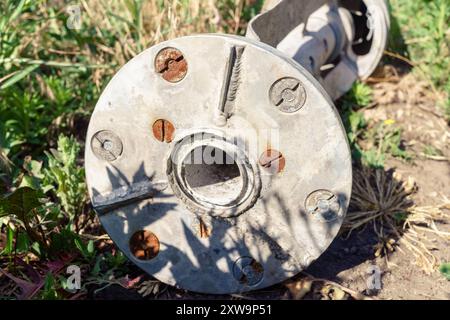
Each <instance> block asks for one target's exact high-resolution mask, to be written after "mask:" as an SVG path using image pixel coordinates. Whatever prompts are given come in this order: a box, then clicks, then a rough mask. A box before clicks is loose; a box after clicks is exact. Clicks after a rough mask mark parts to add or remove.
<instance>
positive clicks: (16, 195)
mask: <svg viewBox="0 0 450 320" xmlns="http://www.w3.org/2000/svg"><path fill="white" fill-rule="evenodd" d="M40 206H41V203H40V202H39V196H38V192H37V191H36V190H34V189H32V188H30V187H23V188H18V189H16V190H15V191H14V192H13V193H11V194H9V195H7V196H6V197H4V198H2V199H0V217H2V216H7V215H10V214H14V215H16V216H17V217H18V218H19V219H20V220H22V221H24V220H26V215H28V214H29V212H30V211H31V210H33V209H35V208H37V207H40Z"/></svg>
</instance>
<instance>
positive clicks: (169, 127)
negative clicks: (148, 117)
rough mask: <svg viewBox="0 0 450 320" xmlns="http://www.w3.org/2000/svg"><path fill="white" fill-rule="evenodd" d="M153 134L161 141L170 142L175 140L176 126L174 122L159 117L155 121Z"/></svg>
mask: <svg viewBox="0 0 450 320" xmlns="http://www.w3.org/2000/svg"><path fill="white" fill-rule="evenodd" d="M152 131H153V136H154V137H155V139H156V140H158V141H160V142H166V143H170V142H172V140H173V135H174V133H175V127H174V125H173V124H172V122H170V121H168V120H165V119H158V120H156V121H155V122H153V126H152Z"/></svg>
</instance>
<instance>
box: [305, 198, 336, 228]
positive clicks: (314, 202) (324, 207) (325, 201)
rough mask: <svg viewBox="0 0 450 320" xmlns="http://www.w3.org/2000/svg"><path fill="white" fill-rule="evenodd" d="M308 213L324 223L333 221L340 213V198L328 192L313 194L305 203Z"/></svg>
mask: <svg viewBox="0 0 450 320" xmlns="http://www.w3.org/2000/svg"><path fill="white" fill-rule="evenodd" d="M305 208H306V211H307V212H308V213H309V214H312V215H314V216H315V217H317V218H318V219H320V220H322V221H326V222H328V221H333V220H335V219H336V218H337V217H338V215H339V213H340V203H339V199H338V197H337V196H336V195H335V194H334V193H332V192H331V191H328V190H316V191H314V192H312V193H311V194H310V195H309V196H308V197H307V198H306V202H305Z"/></svg>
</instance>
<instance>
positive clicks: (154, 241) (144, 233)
mask: <svg viewBox="0 0 450 320" xmlns="http://www.w3.org/2000/svg"><path fill="white" fill-rule="evenodd" d="M129 245H130V251H131V253H132V254H133V255H134V256H135V257H136V258H137V259H139V260H150V259H153V258H155V257H156V256H157V255H158V253H159V247H160V244H159V239H158V237H157V236H156V235H155V234H154V233H153V232H150V231H148V230H139V231H137V232H135V233H134V234H133V235H132V236H131V238H130V243H129Z"/></svg>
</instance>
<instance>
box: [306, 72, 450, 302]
mask: <svg viewBox="0 0 450 320" xmlns="http://www.w3.org/2000/svg"><path fill="white" fill-rule="evenodd" d="M373 88H374V97H375V101H374V102H375V105H374V106H373V108H370V109H367V110H366V111H365V118H366V119H370V121H373V122H375V121H383V120H386V119H392V120H395V124H396V125H397V126H399V127H401V128H402V138H403V140H404V144H405V148H406V150H407V151H409V152H410V153H412V154H413V155H414V156H413V160H412V161H409V162H407V161H404V160H398V159H396V158H388V159H387V162H386V170H389V169H394V170H395V171H396V172H397V173H399V174H400V175H401V176H402V177H403V178H404V179H405V178H409V177H411V178H412V179H413V180H414V181H415V182H416V184H417V187H418V189H417V192H416V193H415V194H413V196H412V199H413V202H414V204H415V205H417V206H434V205H440V204H442V203H443V199H445V198H447V200H448V198H450V163H449V159H450V144H449V140H450V131H449V127H448V126H447V123H446V122H445V120H444V119H443V117H442V116H441V115H440V114H439V109H438V107H437V106H436V102H435V99H433V92H432V90H431V89H430V88H429V87H428V86H427V85H426V83H424V82H421V81H418V80H417V78H415V77H414V76H413V75H412V74H407V75H405V76H403V77H400V78H397V77H395V78H394V81H391V82H381V83H378V84H375V85H374V86H373ZM426 146H432V147H434V148H435V149H437V150H440V151H441V152H442V153H441V154H439V155H436V156H433V155H431V156H429V157H431V158H433V159H431V158H428V156H427V155H426V154H424V148H425V147H426ZM437 227H438V228H439V229H440V230H441V231H446V232H449V231H450V225H449V224H448V221H447V222H442V223H437ZM376 241H377V240H376V237H375V236H374V234H373V233H371V232H368V231H366V232H363V233H360V234H356V235H353V236H352V237H350V239H348V240H343V239H342V238H338V239H336V240H335V241H334V243H333V244H332V245H331V247H330V248H329V250H327V252H326V253H325V254H324V255H323V256H321V257H320V258H319V259H318V260H317V261H316V262H315V263H314V264H313V265H312V266H311V267H310V268H309V270H308V272H309V273H311V274H313V275H315V276H317V277H322V278H326V279H330V280H334V281H336V282H338V283H340V284H342V285H344V286H346V287H348V288H351V289H353V290H355V291H358V292H364V290H366V288H367V285H366V282H367V279H368V274H369V273H368V271H369V270H370V269H369V268H370V266H371V265H376V266H378V267H379V268H380V270H381V272H382V275H381V284H382V288H381V290H380V291H379V292H378V294H377V298H380V299H450V282H449V281H447V280H446V279H445V278H444V277H443V276H442V275H441V274H440V273H439V272H438V271H435V272H434V273H432V274H430V275H427V274H426V273H425V272H423V271H422V270H421V269H420V268H419V267H418V266H417V265H415V264H414V258H413V257H412V256H411V255H410V254H408V252H401V251H400V250H396V251H395V252H393V253H392V254H391V255H390V256H389V257H388V258H386V257H379V258H375V256H374V254H373V253H374V252H373V245H374V244H375V243H376ZM433 244H434V248H433V249H434V250H433V251H432V252H433V254H434V255H435V256H436V258H437V260H438V261H449V260H450V246H449V243H448V241H446V240H444V239H442V238H439V237H433ZM400 249H401V246H400Z"/></svg>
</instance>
